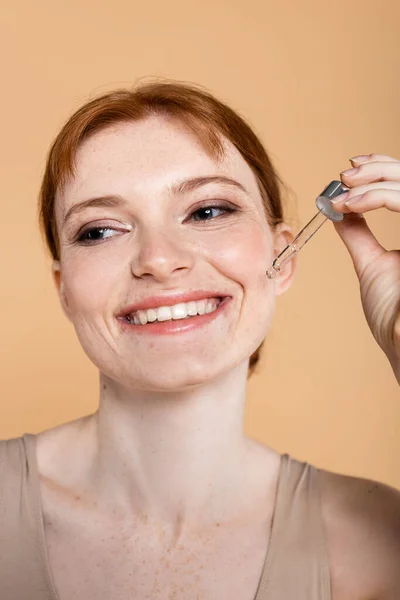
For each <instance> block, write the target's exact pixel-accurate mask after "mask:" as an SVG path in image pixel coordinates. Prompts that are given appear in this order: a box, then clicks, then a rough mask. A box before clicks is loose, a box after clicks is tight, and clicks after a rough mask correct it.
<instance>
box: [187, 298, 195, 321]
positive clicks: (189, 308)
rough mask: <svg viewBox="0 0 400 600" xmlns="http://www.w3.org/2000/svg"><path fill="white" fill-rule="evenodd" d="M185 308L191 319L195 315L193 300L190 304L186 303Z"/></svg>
mask: <svg viewBox="0 0 400 600" xmlns="http://www.w3.org/2000/svg"><path fill="white" fill-rule="evenodd" d="M186 306H187V314H188V315H190V316H191V317H194V316H195V315H197V304H196V302H195V301H194V300H191V301H190V302H188V303H187V304H186Z"/></svg>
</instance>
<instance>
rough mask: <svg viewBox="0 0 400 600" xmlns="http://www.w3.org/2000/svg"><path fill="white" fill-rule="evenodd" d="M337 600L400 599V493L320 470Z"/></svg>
mask: <svg viewBox="0 0 400 600" xmlns="http://www.w3.org/2000/svg"><path fill="white" fill-rule="evenodd" d="M319 473H320V476H319V477H320V488H321V504H322V515H323V520H324V524H325V529H326V535H327V541H328V551H329V558H330V565H331V578H332V592H333V600H347V599H349V600H350V599H352V600H358V599H359V600H364V599H371V600H372V599H373V600H398V599H399V598H400V491H398V490H396V489H394V488H392V487H390V486H387V485H384V484H382V483H378V482H376V481H371V480H368V479H362V478H357V477H348V476H345V475H338V474H336V473H331V472H329V471H324V470H320V471H319Z"/></svg>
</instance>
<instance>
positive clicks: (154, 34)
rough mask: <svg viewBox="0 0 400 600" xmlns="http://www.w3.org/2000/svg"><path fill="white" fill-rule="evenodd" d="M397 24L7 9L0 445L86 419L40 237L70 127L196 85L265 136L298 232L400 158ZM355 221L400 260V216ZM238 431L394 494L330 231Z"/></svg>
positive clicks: (381, 401) (121, 3) (340, 251)
mask: <svg viewBox="0 0 400 600" xmlns="http://www.w3.org/2000/svg"><path fill="white" fill-rule="evenodd" d="M399 22H400V4H399V2H398V0H392V1H390V0H380V2H379V3H378V2H371V1H368V0H367V1H366V0H353V1H352V2H348V0H333V1H332V0H331V1H328V0H326V1H323V0H320V1H310V0H302V1H298V0H275V1H268V0H267V1H265V0H246V1H245V0H229V1H228V0H226V2H225V1H223V0H198V1H197V2H193V1H191V0H185V1H183V0H169V1H168V2H164V1H163V0H155V1H153V2H137V1H135V0H113V2H111V1H109V2H106V1H104V0H97V1H93V2H88V1H85V0H83V1H82V0H79V1H78V0H68V2H67V1H65V2H59V1H57V0H36V2H29V1H28V0H24V1H23V0H13V1H12V2H9V3H3V5H2V31H1V33H0V43H1V57H2V68H1V75H2V96H1V114H2V128H1V136H2V143H1V153H2V156H1V161H0V168H1V187H2V190H1V199H2V201H1V218H2V223H1V236H0V243H1V281H2V290H1V300H0V302H1V329H0V331H1V336H2V344H1V357H0V358H1V382H2V394H1V400H0V437H11V436H17V435H20V434H22V433H23V432H26V431H31V432H37V431H39V430H41V429H43V428H47V427H50V426H52V425H55V424H58V423H61V422H63V421H66V420H70V419H73V418H75V417H78V416H80V415H83V414H87V413H89V412H92V411H93V410H95V408H96V406H97V374H96V371H95V369H94V367H93V366H92V365H91V364H90V363H89V362H88V360H87V359H86V357H85V356H84V354H83V351H82V350H81V349H80V347H79V345H78V342H77V340H76V339H75V334H74V331H73V330H72V328H71V326H70V325H69V324H68V323H67V321H66V320H65V319H64V317H63V316H62V313H61V309H60V308H59V305H58V301H57V298H56V294H55V291H54V289H53V284H52V280H51V278H50V269H49V264H50V263H49V261H48V260H47V258H46V255H45V253H44V250H43V246H42V242H41V240H40V237H39V234H38V230H37V226H36V197H37V191H38V188H39V183H40V177H41V174H42V170H43V165H44V158H45V154H46V151H47V148H48V146H49V144H50V142H51V140H52V139H53V137H54V135H55V134H56V133H57V131H58V130H59V128H60V127H61V125H62V124H63V122H64V120H65V119H66V118H67V117H68V116H69V114H70V113H71V112H72V111H73V110H75V109H76V108H77V107H78V106H79V105H80V104H81V103H82V102H84V101H86V100H87V99H88V98H89V97H90V96H93V95H95V94H98V93H100V92H103V91H106V90H109V89H111V88H114V87H118V86H129V85H131V84H132V83H134V82H135V81H137V80H138V79H139V78H141V77H145V76H165V77H170V78H176V79H179V80H186V81H192V82H196V83H200V84H202V85H204V86H206V87H207V88H208V89H210V90H211V91H212V92H214V93H215V94H217V95H218V96H219V97H220V98H222V99H223V100H225V101H227V102H228V103H230V104H231V105H232V106H233V107H234V108H236V109H237V110H239V112H240V113H241V114H242V115H243V116H244V117H245V118H247V119H248V120H249V121H250V123H251V124H252V125H253V127H254V128H255V129H256V131H257V132H258V133H259V134H260V136H261V138H262V139H263V141H264V143H265V144H266V147H267V148H268V149H269V151H270V152H271V154H272V157H273V159H274V161H275V164H276V166H277V167H278V170H279V171H280V173H281V175H282V176H283V178H284V179H285V181H286V182H287V183H288V184H289V186H290V187H291V189H292V194H291V197H290V214H291V217H293V218H297V221H296V223H297V224H298V225H301V226H302V225H304V224H305V223H306V222H307V221H308V220H309V219H310V218H311V217H312V216H313V215H314V213H315V210H316V209H315V205H314V198H315V196H316V195H317V194H318V193H319V192H320V191H321V190H322V188H323V187H324V186H325V185H326V184H327V183H328V182H329V181H330V180H331V179H334V178H337V177H338V174H339V172H340V171H341V170H343V169H345V168H348V167H350V165H349V163H348V158H349V157H350V156H354V155H356V154H362V153H369V152H382V153H386V154H389V155H392V156H396V157H397V158H400V143H399V138H400V136H399V133H400V127H399V121H400V119H399V112H400V85H399V77H398V74H399V68H400V65H399V55H400V43H399V30H398V24H399ZM296 206H297V208H296ZM367 220H368V222H369V223H370V226H371V227H372V228H373V231H374V232H375V233H376V235H377V237H378V239H379V240H380V241H381V242H382V243H383V244H384V245H385V246H386V247H392V248H394V247H396V244H397V247H399V238H400V236H399V231H400V229H399V225H400V215H396V214H394V213H389V212H388V211H385V210H379V211H377V212H376V213H374V214H371V215H370V216H368V217H367ZM246 430H247V432H248V433H249V434H251V435H253V436H254V437H256V438H258V439H260V440H262V441H264V442H265V443H267V444H269V445H271V446H273V447H275V448H277V449H278V450H280V451H282V452H283V451H285V452H290V453H291V454H293V455H294V456H296V457H298V458H300V459H305V460H308V461H310V462H313V463H314V464H316V465H318V466H322V467H325V468H329V469H333V470H337V471H341V472H344V473H349V474H356V475H361V476H365V477H371V478H374V479H377V480H380V481H383V482H386V483H389V484H392V485H394V486H396V487H398V488H400V394H399V388H398V385H397V383H396V381H395V378H394V376H393V374H392V371H391V369H390V366H389V363H388V361H387V360H386V357H385V356H384V354H383V353H382V352H381V350H380V349H379V348H378V346H377V345H376V344H375V341H374V340H373V337H372V335H371V333H370V331H369V329H368V327H367V324H366V322H365V319H364V315H363V312H362V308H361V303H360V298H359V292H358V282H357V279H356V276H355V273H354V271H353V266H352V262H351V260H350V257H349V255H348V253H347V250H346V248H345V247H344V245H343V243H342V242H341V240H340V238H339V237H338V235H337V234H336V232H335V230H334V228H333V226H331V224H329V223H327V224H326V225H324V227H323V228H322V229H321V231H320V232H319V233H318V234H317V236H316V237H315V238H314V239H313V240H312V241H311V242H310V243H309V244H308V245H307V246H306V247H305V248H304V249H303V250H302V252H301V254H300V255H299V259H298V272H297V277H296V280H295V283H294V285H293V287H292V289H291V290H289V291H288V292H287V293H286V294H285V295H284V296H282V297H280V298H279V299H278V307H277V312H276V316H275V320H274V323H273V327H272V330H271V332H270V335H269V340H268V344H267V347H266V349H265V352H264V356H263V360H262V365H261V368H260V369H259V374H258V375H256V376H255V377H254V378H253V379H252V380H251V382H250V384H249V393H248V405H247V411H246Z"/></svg>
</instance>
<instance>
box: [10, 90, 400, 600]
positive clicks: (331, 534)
mask: <svg viewBox="0 0 400 600" xmlns="http://www.w3.org/2000/svg"><path fill="white" fill-rule="evenodd" d="M352 164H353V166H354V167H355V171H354V172H347V173H343V175H342V176H343V181H344V183H345V184H346V185H347V186H348V187H350V188H351V189H350V191H349V193H348V194H347V200H346V198H344V197H342V198H340V199H339V200H340V201H339V203H337V204H336V205H335V206H336V208H337V210H339V211H341V212H345V213H349V214H348V216H346V218H345V219H344V221H343V222H342V223H339V224H336V225H335V228H336V230H337V232H338V234H339V235H340V236H341V238H342V239H343V241H344V243H345V244H346V246H347V247H348V249H349V251H350V254H351V256H352V259H353V262H354V265H355V269H356V272H357V275H358V277H359V278H360V287H361V294H362V301H363V307H364V311H365V314H366V318H367V321H368V323H369V326H370V327H371V330H372V332H373V334H374V336H375V338H376V340H377V342H378V344H379V345H380V346H381V348H382V349H383V351H384V352H385V353H386V355H387V357H388V360H389V361H390V364H391V366H392V368H393V371H394V374H395V376H396V377H397V379H398V381H399V382H400V317H399V305H400V285H399V280H400V256H399V251H391V252H387V251H386V250H385V249H384V248H382V246H380V244H379V243H378V242H377V241H376V240H375V238H374V237H373V235H372V233H371V232H370V230H369V229H368V227H367V225H366V223H365V220H364V219H362V218H361V219H360V218H359V217H360V215H361V213H362V212H366V211H368V210H373V209H375V208H378V207H381V206H386V207H387V208H388V209H389V210H393V211H398V212H400V162H399V161H397V160H395V159H392V158H389V157H386V156H378V155H370V156H362V157H361V156H360V157H357V158H354V159H352ZM355 198H357V201H356V200H355ZM349 199H351V200H353V202H352V203H351V204H345V203H344V201H345V200H346V201H348V200H349ZM40 202H41V220H42V225H43V227H44V231H45V235H46V239H47V243H48V246H49V248H50V251H51V253H52V257H53V260H54V263H53V264H54V278H55V283H56V286H57V289H58V292H59V297H60V301H61V304H62V307H63V310H64V312H65V314H66V316H67V318H68V319H69V320H70V321H71V323H72V324H73V325H74V327H75V329H76V333H77V335H78V338H79V340H80V342H81V344H82V347H83V348H84V350H85V352H86V353H87V355H88V357H89V358H90V360H91V361H92V362H93V363H94V364H95V365H96V366H97V367H98V369H99V372H100V400H99V409H98V411H97V412H96V413H95V414H93V415H90V416H88V417H85V418H83V419H79V420H77V421H74V422H72V423H67V424H65V425H63V426H61V427H57V428H54V429H51V430H49V431H45V432H43V433H41V434H40V435H37V436H30V435H26V436H23V437H22V438H18V439H16V440H8V441H4V442H2V444H1V450H0V465H1V466H0V469H1V476H0V481H1V493H2V507H3V510H2V513H0V514H1V515H2V519H1V531H2V534H1V541H0V557H1V558H0V581H1V584H2V594H1V598H2V600H11V599H12V600H16V599H18V600H25V599H28V598H29V600H42V599H43V600H44V599H45V598H46V599H50V598H51V599H53V600H55V599H59V600H70V599H75V600H83V599H85V600H87V599H88V598H93V599H96V600H105V599H107V600H108V599H110V598H113V599H117V598H121V599H128V598H129V599H133V598H134V599H135V600H141V599H145V598H151V599H153V600H154V599H158V598H159V599H166V598H174V599H176V600H182V599H185V600H187V599H194V598H201V599H202V600H203V599H207V598H210V599H211V598H218V599H219V600H223V599H225V598H226V599H228V598H229V599H230V600H254V599H255V598H256V599H257V600H317V599H318V600H327V599H330V598H332V599H334V600H342V599H343V600H344V599H348V598H351V599H354V600H356V599H360V600H361V599H364V598H374V599H382V600H383V599H385V600H386V599H393V600H394V599H395V598H396V599H398V598H399V597H400V574H399V568H398V567H399V564H400V493H399V492H397V491H396V490H394V489H391V488H389V487H387V486H384V485H381V484H378V483H373V482H370V481H366V480H361V479H357V478H351V477H345V476H340V475H335V474H332V473H329V472H325V471H317V470H316V469H314V468H313V467H311V466H310V465H307V464H302V463H299V462H297V461H295V460H293V459H291V458H289V457H287V456H280V455H278V454H277V453H276V452H275V451H273V450H272V449H270V448H267V447H265V446H263V445H261V444H258V443H256V442H255V441H254V440H251V439H249V438H247V437H245V436H244V434H243V431H242V415H243V407H244V402H245V392H246V381H247V376H248V372H249V365H250V367H251V368H254V365H255V364H256V362H257V360H258V353H259V348H260V346H261V344H262V340H263V339H264V338H265V336H266V334H267V332H268V329H269V327H270V323H271V320H272V317H273V313H274V305H275V299H276V297H277V296H279V295H280V294H282V293H283V292H284V291H285V290H287V289H288V288H289V287H290V285H291V283H292V280H293V275H294V270H295V261H292V262H291V263H290V264H289V265H287V267H286V268H285V269H284V270H283V271H282V272H281V273H279V275H278V276H277V277H276V278H275V279H274V280H272V281H271V280H269V279H268V278H267V277H266V276H265V272H266V270H267V268H268V267H269V265H270V264H271V262H272V260H273V258H274V256H276V254H278V253H279V252H280V251H281V250H282V249H283V248H284V247H285V246H286V245H287V243H288V242H289V241H290V239H292V231H291V230H290V228H289V227H288V226H287V224H285V222H284V220H283V210H282V205H281V199H280V195H279V181H278V178H277V176H276V174H275V172H274V170H273V167H272V165H271V163H270V160H269V158H268V156H267V154H266V153H265V150H264V149H263V147H262V145H261V143H260V142H259V140H258V139H257V137H256V136H255V135H254V133H253V132H252V131H251V130H250V128H249V127H248V126H247V125H246V124H245V123H244V122H243V121H242V119H241V118H240V117H239V116H237V115H236V114H235V113H234V112H233V111H232V110H231V109H230V108H228V107H227V106H225V105H224V104H222V103H221V102H219V101H217V100H216V99H215V98H213V97H212V96H210V95H208V94H207V93H205V92H203V91H201V90H199V89H197V88H195V87H190V86H185V85H181V84H177V83H155V84H149V85H147V86H142V87H139V88H137V89H135V90H133V91H123V90H122V91H116V92H113V93H110V94H106V95H104V96H102V97H100V98H98V99H96V100H93V101H91V102H89V103H88V104H86V105H85V106H83V107H82V108H81V109H80V110H79V111H77V113H76V114H75V115H73V116H72V117H71V119H70V120H69V121H68V123H67V124H66V125H65V126H64V128H63V130H62V131H61V132H60V134H59V135H58V137H57V139H56V140H55V142H54V144H53V147H52V149H51V152H50V154H49V158H48V162H47V166H46V171H45V175H44V179H43V184H42V189H41V196H40ZM189 321H190V322H189Z"/></svg>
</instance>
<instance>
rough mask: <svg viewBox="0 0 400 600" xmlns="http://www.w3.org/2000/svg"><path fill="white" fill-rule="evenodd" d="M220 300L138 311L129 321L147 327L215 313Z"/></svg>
mask: <svg viewBox="0 0 400 600" xmlns="http://www.w3.org/2000/svg"><path fill="white" fill-rule="evenodd" d="M220 302H221V300H220V299H219V298H207V299H205V300H197V301H195V300H191V301H190V302H181V303H179V304H175V305H173V306H160V307H159V308H149V309H147V310H137V311H136V312H134V313H132V314H130V315H129V316H128V317H127V319H128V321H130V322H133V323H134V324H135V325H146V324H147V323H153V322H154V321H171V320H178V319H187V318H190V317H194V316H196V315H204V314H208V313H211V312H214V310H216V309H217V308H218V306H219V304H220Z"/></svg>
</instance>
